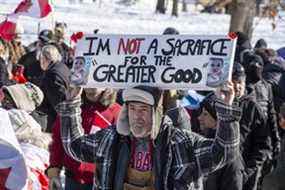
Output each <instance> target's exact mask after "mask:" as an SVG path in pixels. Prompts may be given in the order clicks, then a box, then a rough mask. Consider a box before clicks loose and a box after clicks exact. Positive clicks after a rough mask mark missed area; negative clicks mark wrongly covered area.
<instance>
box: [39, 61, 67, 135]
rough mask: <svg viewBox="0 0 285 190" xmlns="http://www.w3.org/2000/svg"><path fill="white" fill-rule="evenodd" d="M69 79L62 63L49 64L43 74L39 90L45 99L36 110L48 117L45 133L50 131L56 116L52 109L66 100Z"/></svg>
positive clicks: (65, 67)
mask: <svg viewBox="0 0 285 190" xmlns="http://www.w3.org/2000/svg"><path fill="white" fill-rule="evenodd" d="M69 77H70V71H69V69H68V67H67V66H66V65H65V64H63V63H51V64H50V65H49V67H48V69H47V70H46V71H45V73H44V77H43V79H42V82H41V89H42V91H43V93H44V96H45V97H44V100H43V103H42V104H41V105H40V107H39V108H38V110H39V111H41V112H43V113H45V114H47V115H48V121H47V131H50V129H51V127H52V125H53V123H54V121H55V118H56V115H57V114H56V111H55V109H54V107H55V106H56V105H57V104H58V103H60V102H62V101H64V100H65V99H66V94H67V89H68V87H69V84H70V82H69Z"/></svg>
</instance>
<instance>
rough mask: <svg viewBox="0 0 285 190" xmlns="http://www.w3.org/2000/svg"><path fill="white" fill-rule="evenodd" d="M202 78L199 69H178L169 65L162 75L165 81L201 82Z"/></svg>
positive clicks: (162, 79)
mask: <svg viewBox="0 0 285 190" xmlns="http://www.w3.org/2000/svg"><path fill="white" fill-rule="evenodd" d="M201 80H202V72H201V71H200V70H199V69H197V68H193V70H190V69H186V70H183V69H178V70H176V69H175V67H168V68H166V69H165V70H164V71H163V72H162V75H161V81H162V82H164V83H172V82H176V83H181V82H184V83H193V84H195V83H199V82H200V81H201Z"/></svg>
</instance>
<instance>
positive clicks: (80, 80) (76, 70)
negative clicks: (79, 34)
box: [71, 56, 89, 85]
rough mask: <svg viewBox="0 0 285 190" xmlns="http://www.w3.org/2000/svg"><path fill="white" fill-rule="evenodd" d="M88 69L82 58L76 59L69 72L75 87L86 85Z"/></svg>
mask: <svg viewBox="0 0 285 190" xmlns="http://www.w3.org/2000/svg"><path fill="white" fill-rule="evenodd" d="M88 74H89V68H88V66H87V64H86V61H85V58H84V57H81V56H80V57H76V58H75V60H74V63H73V67H72V70H71V82H72V83H73V84H75V85H84V84H86V83H87V80H88Z"/></svg>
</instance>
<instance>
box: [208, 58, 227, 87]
mask: <svg viewBox="0 0 285 190" xmlns="http://www.w3.org/2000/svg"><path fill="white" fill-rule="evenodd" d="M223 68H224V60H223V59H221V58H210V60H209V63H208V78H207V85H208V86H210V87H217V86H218V85H220V83H221V82H222V80H223V77H224V71H223Z"/></svg>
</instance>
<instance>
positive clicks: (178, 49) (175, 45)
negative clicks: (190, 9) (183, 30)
mask: <svg viewBox="0 0 285 190" xmlns="http://www.w3.org/2000/svg"><path fill="white" fill-rule="evenodd" d="M227 41H230V39H217V40H214V41H212V40H209V39H205V40H201V39H196V40H193V39H185V40H181V39H175V38H169V39H167V40H166V46H165V47H164V48H162V49H161V53H162V54H163V55H165V56H170V55H171V56H189V55H192V56H194V55H200V56H203V55H209V54H212V55H215V56H226V55H227V51H226V50H227V48H228V47H227V46H226V42H227Z"/></svg>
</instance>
